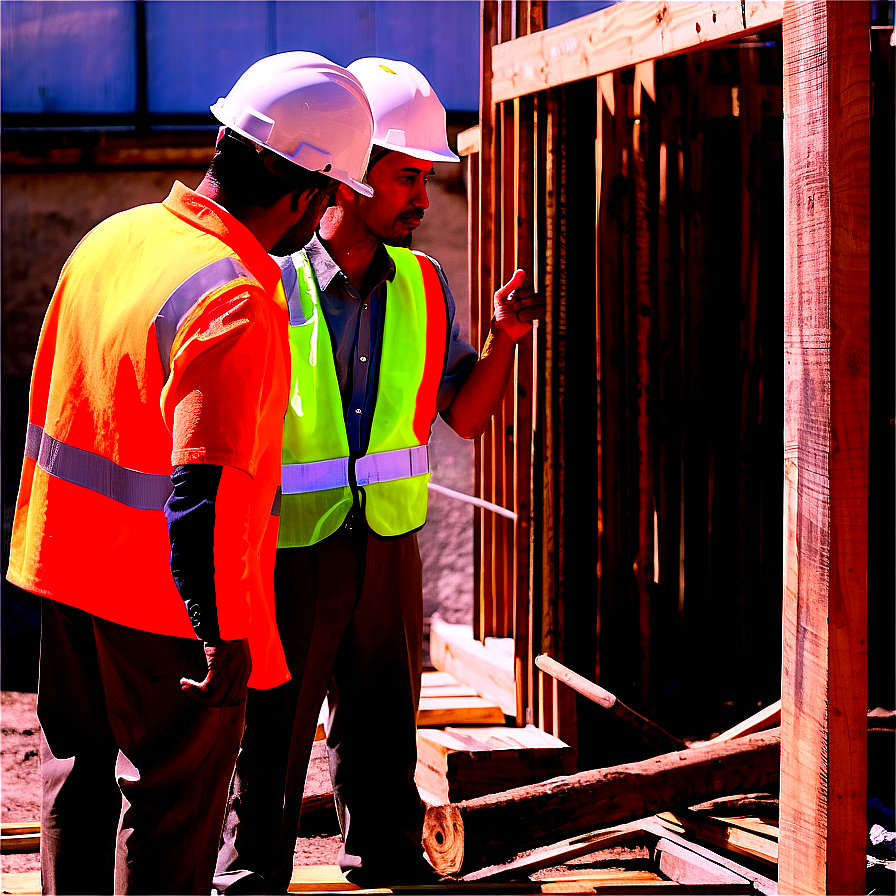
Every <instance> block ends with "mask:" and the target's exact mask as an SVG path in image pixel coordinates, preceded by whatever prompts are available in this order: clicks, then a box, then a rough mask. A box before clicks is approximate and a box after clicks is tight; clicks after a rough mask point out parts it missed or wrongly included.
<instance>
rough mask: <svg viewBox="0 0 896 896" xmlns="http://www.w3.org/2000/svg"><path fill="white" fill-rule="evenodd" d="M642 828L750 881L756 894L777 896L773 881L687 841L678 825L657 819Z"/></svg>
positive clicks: (648, 820) (775, 884) (650, 819)
mask: <svg viewBox="0 0 896 896" xmlns="http://www.w3.org/2000/svg"><path fill="white" fill-rule="evenodd" d="M642 827H643V829H644V830H645V831H646V832H648V833H653V834H656V836H657V838H658V842H659V840H662V839H667V840H670V841H672V842H673V843H675V844H677V845H679V846H681V847H683V848H685V849H688V850H690V851H691V852H694V853H696V854H697V855H698V856H702V857H703V858H706V859H709V860H710V861H712V862H715V863H716V864H718V865H722V866H723V867H725V868H728V869H729V870H730V871H733V872H734V873H735V874H737V875H740V876H741V877H743V878H745V879H746V880H748V881H750V883H751V884H752V885H753V889H754V890H755V891H756V892H757V893H763V894H765V896H777V893H778V884H777V882H776V881H775V880H773V879H772V878H769V877H766V876H765V875H763V874H760V873H759V872H758V871H755V870H753V869H752V868H748V867H746V866H745V865H741V864H740V863H739V862H736V861H734V859H732V858H729V857H728V856H726V855H720V854H719V853H717V852H714V851H713V850H711V849H709V848H707V847H706V846H703V845H702V844H700V843H695V842H693V841H691V840H688V839H687V838H685V837H684V836H682V834H681V828H680V827H679V826H678V825H673V824H672V823H671V822H664V821H661V820H660V819H659V818H658V817H657V818H649V819H645V820H644V822H643V825H642ZM673 828H674V830H673Z"/></svg>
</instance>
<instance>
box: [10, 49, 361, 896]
mask: <svg viewBox="0 0 896 896" xmlns="http://www.w3.org/2000/svg"><path fill="white" fill-rule="evenodd" d="M212 112H213V114H214V115H215V116H216V117H217V118H218V120H219V121H220V122H221V125H222V128H221V129H220V131H219V138H218V143H217V148H216V152H215V155H214V158H213V160H212V162H211V165H210V167H209V169H208V171H207V173H206V174H205V177H204V179H203V180H202V182H201V184H200V185H199V186H198V188H197V189H196V190H195V191H193V190H190V189H188V188H187V187H185V186H184V185H183V184H181V183H179V182H178V183H175V184H174V186H173V188H172V190H171V193H170V194H169V196H168V198H167V199H165V200H164V202H161V203H157V204H152V205H146V206H142V207H140V208H135V209H132V210H130V211H126V212H123V213H121V214H118V215H115V216H113V217H111V218H110V219H108V220H106V221H104V222H102V223H101V224H99V225H98V226H97V227H96V228H94V229H93V230H92V231H91V232H90V233H88V234H87V235H86V236H85V237H84V238H83V239H82V241H81V242H80V244H79V245H78V247H77V248H76V249H75V251H74V252H73V254H72V255H71V257H70V258H69V259H68V261H67V262H66V264H65V266H64V268H63V270H62V274H61V276H60V279H59V283H58V285H57V287H56V291H55V293H54V296H53V299H52V302H51V304H50V307H49V309H48V311H47V316H46V319H45V322H44V326H43V331H42V334H41V338H40V343H39V345H38V349H37V355H36V359H35V363H34V373H33V379H32V385H31V403H30V411H29V424H28V435H27V446H26V450H25V459H24V465H23V470H22V480H21V486H20V490H19V497H18V504H17V508H16V515H15V520H14V523H13V534H12V545H11V559H10V564H9V571H8V578H9V580H10V581H11V582H14V583H15V584H16V585H19V586H21V587H22V588H25V589H27V590H29V591H31V592H33V593H35V594H38V595H40V596H41V610H42V631H41V653H40V683H39V692H38V704H37V711H38V716H39V718H40V722H41V779H42V786H43V798H42V803H41V878H42V887H43V891H44V892H45V893H112V892H113V890H114V892H116V893H180V894H183V893H208V892H210V889H211V884H212V872H213V870H214V864H215V855H216V852H217V848H218V843H219V837H220V833H221V826H222V820H223V816H224V809H225V804H226V799H227V789H228V785H229V782H230V777H231V774H232V771H233V766H234V762H235V759H236V754H237V750H238V747H239V739H240V734H241V731H242V722H243V716H244V712H245V695H246V684H247V681H248V682H249V683H250V684H251V685H252V686H253V687H255V688H265V687H271V686H274V685H278V684H281V683H282V682H284V681H286V680H287V679H288V677H289V672H288V669H287V665H286V662H285V659H284V656H283V651H282V648H281V646H280V643H279V639H278V636H277V630H276V623H275V620H274V615H273V595H272V592H271V578H272V561H273V555H274V545H275V544H276V534H277V517H276V516H275V515H272V508H275V497H276V494H277V487H278V485H279V480H280V453H281V443H282V432H283V415H284V413H285V411H286V407H287V394H288V387H289V363H288V357H289V355H288V345H287V334H286V330H287V318H286V306H285V301H284V297H283V293H282V287H281V285H280V270H279V268H278V266H277V264H276V263H275V262H274V261H272V260H271V257H270V255H269V254H268V253H269V252H270V251H272V250H276V251H278V252H292V251H295V250H296V249H298V248H300V247H301V246H302V245H304V244H305V242H306V241H307V240H308V239H309V238H310V237H311V235H312V234H313V232H314V228H315V227H316V226H317V224H318V222H319V220H320V217H321V215H322V213H323V211H324V209H325V208H326V206H327V203H328V202H329V200H330V198H331V196H332V194H333V192H334V191H335V189H336V187H337V186H341V185H345V187H346V189H347V190H349V191H350V192H351V191H353V190H357V191H358V192H359V193H362V194H364V195H368V196H369V195H370V193H371V190H370V188H369V187H367V186H365V185H363V184H362V183H361V182H360V179H361V178H362V177H363V174H364V169H365V166H366V163H367V159H368V157H369V152H370V138H371V135H372V129H373V118H372V115H371V111H370V106H369V104H368V102H367V99H366V97H365V96H364V92H363V90H362V88H361V86H360V84H359V83H358V81H357V79H356V78H354V76H352V75H351V74H349V73H348V72H347V71H346V70H345V69H343V68H341V67H339V66H336V65H334V64H333V63H331V62H330V61H329V60H327V59H324V58H323V57H321V56H317V55H316V54H312V53H283V54H278V55H275V56H271V57H268V58H266V59H263V60H261V61H259V62H257V63H256V64H255V65H253V66H252V67H251V68H250V69H248V71H246V73H245V74H244V75H243V76H242V77H241V78H240V79H239V80H238V81H237V83H236V84H235V86H234V87H233V89H232V90H231V91H230V93H229V94H228V95H227V96H226V97H223V98H221V99H220V100H218V102H217V103H216V104H215V105H214V106H213V107H212Z"/></svg>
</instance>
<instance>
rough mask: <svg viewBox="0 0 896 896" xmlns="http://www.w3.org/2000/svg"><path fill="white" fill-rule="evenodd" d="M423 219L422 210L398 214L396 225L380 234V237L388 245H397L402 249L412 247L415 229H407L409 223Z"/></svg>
mask: <svg viewBox="0 0 896 896" xmlns="http://www.w3.org/2000/svg"><path fill="white" fill-rule="evenodd" d="M422 220H423V212H422V211H411V212H405V213H404V214H402V215H399V216H398V219H397V220H396V222H395V224H394V226H393V227H392V228H391V229H390V230H389V231H388V232H386V233H384V234H382V235H380V234H377V236H379V238H380V239H381V240H382V241H383V242H384V243H385V244H386V245H387V246H397V247H398V248H400V249H410V248H411V243H412V242H413V239H414V230H415V229H416V228H412V229H411V230H407V231H406V230H405V228H406V227H407V226H408V224H416V223H419V222H420V221H422Z"/></svg>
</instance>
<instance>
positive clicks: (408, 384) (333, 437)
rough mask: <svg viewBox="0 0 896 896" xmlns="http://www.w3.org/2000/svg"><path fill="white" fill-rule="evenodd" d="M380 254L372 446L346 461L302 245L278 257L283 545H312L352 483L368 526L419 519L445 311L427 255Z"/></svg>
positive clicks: (332, 371) (341, 512)
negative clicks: (286, 373) (282, 337)
mask: <svg viewBox="0 0 896 896" xmlns="http://www.w3.org/2000/svg"><path fill="white" fill-rule="evenodd" d="M387 251H388V252H389V254H390V256H391V257H392V259H393V261H394V262H395V266H396V275H395V278H394V280H393V281H392V282H391V283H389V284H387V287H386V294H387V299H386V302H387V304H386V313H385V319H386V324H385V332H384V334H383V355H382V361H381V366H380V383H379V388H380V391H379V394H378V396H377V402H376V408H375V410H374V414H373V420H372V422H371V432H370V445H369V449H370V450H369V452H368V453H367V454H366V455H363V456H362V457H360V458H357V459H356V460H354V466H353V467H352V460H350V458H349V448H348V438H347V436H346V432H345V420H344V417H343V411H342V398H341V396H340V394H339V387H338V382H337V378H336V367H335V362H334V359H333V350H332V344H331V340H330V336H329V329H328V327H327V325H326V321H325V320H324V317H323V311H322V309H321V307H320V294H319V290H318V286H317V280H316V277H315V275H314V271H313V269H312V267H311V264H310V262H309V261H308V258H307V255H306V254H305V253H304V252H297V253H295V254H294V255H293V256H292V257H290V258H284V259H283V260H282V261H281V262H280V267H281V271H282V272H283V277H282V281H283V289H284V293H285V294H286V298H287V304H288V306H289V318H290V324H291V326H290V328H289V341H290V353H291V363H292V383H291V386H290V407H289V410H288V412H287V417H286V424H285V428H284V443H283V468H282V491H283V501H282V504H281V521H280V542H279V544H280V546H281V547H294V546H303V545H309V544H314V543H316V542H318V541H321V540H322V539H323V538H326V537H327V536H328V535H330V534H332V533H333V532H335V531H336V529H338V528H339V526H340V525H341V524H342V521H343V520H344V519H345V517H346V515H347V514H348V512H349V510H350V509H351V507H352V505H353V503H354V501H355V498H354V495H353V490H354V489H356V488H363V489H364V492H365V500H364V501H363V507H364V511H365V514H366V516H367V520H368V524H369V525H370V527H371V529H373V531H374V532H376V533H377V534H379V535H384V536H394V535H401V534H403V533H405V532H409V531H412V530H414V529H417V528H419V527H420V526H421V525H423V523H424V522H425V520H426V504H427V482H428V479H429V456H428V449H427V446H426V442H427V441H428V438H429V428H430V426H431V425H432V421H433V419H434V418H435V415H436V396H437V393H438V386H439V383H440V382H441V377H442V372H443V368H444V362H445V355H446V347H447V337H448V318H447V308H446V304H445V296H444V292H443V290H442V286H441V282H440V280H439V276H438V273H437V272H436V268H435V266H434V265H433V263H432V262H431V261H430V260H429V259H427V258H423V257H419V256H417V255H415V254H414V253H412V252H410V251H409V250H407V249H394V248H392V247H387ZM384 383H385V384H387V385H386V388H385V390H384ZM402 442H404V445H402ZM304 458H308V460H307V461H304V462H303V460H304Z"/></svg>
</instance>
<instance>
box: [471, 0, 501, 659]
mask: <svg viewBox="0 0 896 896" xmlns="http://www.w3.org/2000/svg"><path fill="white" fill-rule="evenodd" d="M480 40H481V45H480V63H479V135H480V136H479V199H480V211H479V238H480V247H479V262H480V270H479V290H478V292H476V293H471V294H470V301H471V303H472V305H473V306H475V307H474V308H473V311H474V314H473V315H472V316H473V318H475V319H476V320H477V321H479V327H480V334H481V339H482V342H480V344H479V348H480V350H481V348H482V344H483V342H484V340H485V337H486V335H487V334H488V327H489V322H490V321H491V316H492V310H493V297H494V291H495V270H494V258H495V240H496V234H495V217H496V216H495V205H496V203H495V165H496V159H495V107H494V104H493V103H492V47H493V46H494V45H495V44H496V43H497V42H498V3H497V0H482V4H481V7H480ZM493 444H494V443H493V438H492V432H491V424H489V426H488V427H487V428H486V431H485V433H483V435H481V436H480V437H479V438H478V439H477V440H476V470H475V489H476V495H477V496H478V497H480V498H484V499H485V500H486V501H494V499H495V498H494V467H493V460H494V457H493V452H494V447H493ZM492 516H493V514H491V513H490V512H487V511H485V510H479V509H477V511H476V517H477V520H478V535H479V538H478V539H477V540H476V542H475V543H474V548H473V549H474V551H476V552H477V555H478V576H477V583H478V599H477V606H476V609H475V611H474V613H473V622H474V625H473V637H474V638H478V639H479V640H480V641H481V640H484V639H485V638H486V637H490V636H491V635H493V634H494V600H495V580H494V554H493V522H494V521H493V520H492V519H491V517H492Z"/></svg>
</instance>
